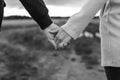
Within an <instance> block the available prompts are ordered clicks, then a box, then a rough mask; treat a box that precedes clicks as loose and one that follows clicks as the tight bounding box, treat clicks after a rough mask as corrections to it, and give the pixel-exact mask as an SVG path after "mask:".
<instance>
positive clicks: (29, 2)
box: [0, 0, 52, 29]
mask: <svg viewBox="0 0 120 80" xmlns="http://www.w3.org/2000/svg"><path fill="white" fill-rule="evenodd" d="M20 2H21V3H22V4H23V6H24V7H25V9H26V10H27V11H28V12H29V14H30V15H31V16H32V18H33V19H34V20H35V21H36V22H37V23H38V24H39V25H40V27H41V29H45V28H46V27H48V26H49V25H50V24H52V20H51V18H50V16H49V15H48V9H47V7H46V5H45V3H44V2H43V0H20ZM0 3H4V1H3V0H0ZM4 6H5V4H4ZM4 6H0V7H1V8H0V11H1V14H0V15H3V14H2V13H3V11H2V10H3V7H4ZM0 18H2V17H0Z"/></svg>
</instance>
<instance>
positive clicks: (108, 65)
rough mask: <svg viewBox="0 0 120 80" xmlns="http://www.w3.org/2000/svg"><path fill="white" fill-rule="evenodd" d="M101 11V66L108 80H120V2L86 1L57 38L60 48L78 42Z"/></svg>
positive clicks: (112, 0) (118, 0)
mask: <svg viewBox="0 0 120 80" xmlns="http://www.w3.org/2000/svg"><path fill="white" fill-rule="evenodd" d="M99 10H101V11H100V34H101V52H102V53H101V65H102V66H103V67H104V69H105V72H106V76H107V79H108V80H120V48H119V47H120V0H84V2H83V5H82V7H81V9H80V11H79V12H78V13H76V14H74V15H73V16H71V17H70V18H69V20H68V21H67V22H66V23H65V24H64V25H63V26H62V27H61V29H60V30H59V32H58V33H57V35H56V37H55V41H56V44H57V45H58V48H61V47H64V46H66V45H67V44H68V43H69V42H70V40H71V39H74V40H76V39H77V38H78V37H79V35H80V34H81V33H82V32H83V30H84V29H85V28H86V27H87V25H88V24H89V23H90V22H91V20H92V18H93V17H94V16H95V15H96V13H97V12H98V11H99Z"/></svg>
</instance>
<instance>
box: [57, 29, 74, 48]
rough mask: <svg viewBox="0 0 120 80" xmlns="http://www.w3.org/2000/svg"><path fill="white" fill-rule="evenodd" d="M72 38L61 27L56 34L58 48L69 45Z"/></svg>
mask: <svg viewBox="0 0 120 80" xmlns="http://www.w3.org/2000/svg"><path fill="white" fill-rule="evenodd" d="M71 39H72V38H71V36H70V35H69V34H67V33H66V32H65V31H64V30H63V29H62V28H60V29H59V31H58V33H57V35H56V36H55V42H56V44H57V48H63V47H65V46H67V44H68V43H70V40H71Z"/></svg>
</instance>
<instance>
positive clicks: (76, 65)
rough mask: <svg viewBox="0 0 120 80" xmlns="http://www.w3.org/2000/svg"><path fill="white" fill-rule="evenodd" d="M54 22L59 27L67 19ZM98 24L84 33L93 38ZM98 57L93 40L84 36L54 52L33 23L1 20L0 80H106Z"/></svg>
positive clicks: (98, 52) (95, 21)
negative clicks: (87, 32)
mask: <svg viewBox="0 0 120 80" xmlns="http://www.w3.org/2000/svg"><path fill="white" fill-rule="evenodd" d="M53 21H54V22H55V23H56V24H57V25H59V26H61V25H63V24H64V23H65V22H66V21H67V19H66V18H55V19H53ZM98 22H99V20H98V21H97V20H93V22H91V23H92V24H90V25H88V26H91V25H92V27H90V28H87V29H86V31H89V32H92V33H91V34H93V35H94V34H95V32H98V24H99V23H98ZM93 24H94V26H93ZM96 27H97V28H96ZM93 28H95V30H96V31H95V30H94V31H93ZM100 54H101V52H100V40H99V38H98V37H96V36H93V37H86V36H85V35H83V36H82V37H80V38H79V39H77V40H76V41H72V43H71V44H70V45H68V46H67V47H66V48H65V49H61V50H54V47H53V46H52V45H51V44H50V43H49V42H48V40H47V39H46V37H45V35H44V34H43V32H42V31H41V30H40V28H39V26H38V25H37V24H36V22H35V21H33V20H31V19H29V20H25V19H22V20H17V19H16V20H4V21H3V26H2V31H1V33H0V80H106V77H105V73H104V69H103V68H102V67H101V66H100Z"/></svg>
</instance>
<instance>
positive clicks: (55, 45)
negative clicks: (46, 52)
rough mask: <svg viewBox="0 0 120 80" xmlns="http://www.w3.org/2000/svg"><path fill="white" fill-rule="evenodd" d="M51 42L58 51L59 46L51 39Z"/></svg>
mask: <svg viewBox="0 0 120 80" xmlns="http://www.w3.org/2000/svg"><path fill="white" fill-rule="evenodd" d="M49 42H50V43H51V44H52V45H53V46H54V48H55V49H57V44H56V43H55V41H54V40H52V39H49Z"/></svg>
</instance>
